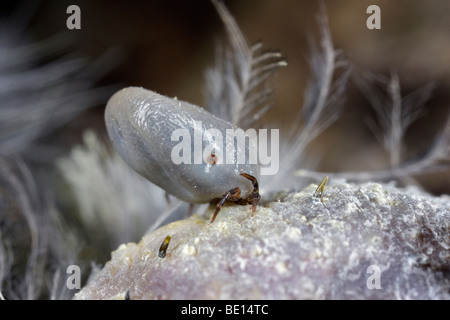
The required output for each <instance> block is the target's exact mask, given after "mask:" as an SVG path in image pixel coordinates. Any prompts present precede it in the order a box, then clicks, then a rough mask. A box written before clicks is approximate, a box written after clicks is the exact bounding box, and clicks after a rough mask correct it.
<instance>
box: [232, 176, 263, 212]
mask: <svg viewBox="0 0 450 320" xmlns="http://www.w3.org/2000/svg"><path fill="white" fill-rule="evenodd" d="M241 176H243V177H244V178H247V179H248V180H250V181H251V182H252V184H253V191H252V193H250V194H249V195H248V196H247V198H245V199H240V200H239V201H238V202H239V204H251V205H252V217H253V215H254V214H255V211H256V206H257V205H258V202H259V200H260V199H261V195H260V194H259V186H258V180H257V179H256V178H255V177H254V176H252V175H249V174H248V173H243V172H241Z"/></svg>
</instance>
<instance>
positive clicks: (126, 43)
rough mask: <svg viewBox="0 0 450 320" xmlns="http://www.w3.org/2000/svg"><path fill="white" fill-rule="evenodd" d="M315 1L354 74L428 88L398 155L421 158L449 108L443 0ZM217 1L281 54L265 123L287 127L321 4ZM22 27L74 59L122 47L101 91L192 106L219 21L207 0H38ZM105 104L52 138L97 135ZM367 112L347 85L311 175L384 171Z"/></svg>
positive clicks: (436, 183) (430, 181) (314, 150)
mask: <svg viewBox="0 0 450 320" xmlns="http://www.w3.org/2000/svg"><path fill="white" fill-rule="evenodd" d="M323 2H324V3H325V5H326V10H327V13H328V19H329V24H330V30H331V34H332V37H333V41H334V44H335V47H336V48H342V50H343V51H344V52H345V54H346V56H347V57H348V58H349V60H350V61H351V62H352V63H354V65H355V67H356V68H359V69H362V70H364V69H368V70H370V71H372V72H375V73H382V74H385V75H389V74H390V72H391V71H396V72H397V73H398V74H399V79H400V83H401V88H402V93H404V94H406V93H408V92H412V91H414V90H417V89H419V88H420V87H422V86H424V85H426V84H428V83H429V82H431V81H435V82H436V84H437V87H436V90H435V92H434V94H433V97H432V99H431V100H430V101H429V102H428V103H427V105H426V108H427V114H426V116H424V117H422V118H420V119H419V120H418V121H417V123H415V124H414V125H413V126H411V128H410V130H409V131H408V132H407V145H406V149H405V152H406V153H405V158H414V157H419V156H420V155H421V154H423V153H424V152H425V151H426V148H427V146H429V145H430V143H431V142H432V141H433V137H434V135H435V134H436V133H437V132H438V131H439V130H440V129H441V128H442V126H443V124H444V120H445V116H446V114H447V113H448V112H449V111H450V90H449V88H450V34H449V31H450V19H449V18H448V16H449V13H450V2H449V1H447V0H431V1H421V0H396V1H389V0H384V1H383V0H345V1H344V0H333V1H323ZM71 4H76V5H78V6H79V7H80V8H81V26H82V29H81V30H67V28H66V19H67V17H68V16H69V15H68V14H67V13H66V8H67V7H68V6H69V5H71ZM225 4H226V5H227V7H228V8H229V10H230V11H231V13H232V14H233V15H234V17H235V18H236V20H237V22H238V24H239V26H240V28H241V29H242V31H243V33H244V35H245V36H246V38H247V40H248V42H249V43H254V42H256V41H258V40H262V41H263V43H264V44H265V46H266V48H269V49H277V50H280V51H281V52H282V54H283V55H284V56H285V57H286V58H287V61H288V64H289V66H288V67H287V68H284V69H282V70H281V71H280V72H279V74H278V76H277V86H278V89H277V98H276V103H275V107H274V108H273V109H272V110H271V111H269V113H268V114H267V115H266V122H270V123H271V125H270V126H271V127H274V128H279V127H281V128H286V127H289V126H290V125H295V124H294V123H292V119H293V118H294V117H293V115H294V114H296V113H297V112H298V111H299V109H300V107H301V106H302V103H303V92H304V89H305V87H306V84H307V81H308V77H309V74H310V70H309V67H308V63H307V55H308V52H309V51H308V45H307V33H308V32H313V33H314V34H316V35H317V34H318V32H317V24H316V20H315V17H316V15H317V14H319V12H320V2H319V1H311V0H303V1H294V0H285V1H274V0H245V1H242V0H241V1H237V0H228V1H225ZM371 4H376V5H378V6H380V8H381V30H369V29H367V27H366V19H367V18H368V16H369V15H368V14H366V9H367V7H368V6H369V5H371ZM11 6H12V7H14V5H11ZM9 9H10V8H9ZM27 28H28V29H29V31H31V33H32V35H33V36H34V37H35V38H36V39H45V38H47V37H50V36H52V35H54V34H56V33H63V34H64V35H65V36H67V37H68V38H70V39H71V40H72V41H73V43H74V45H73V48H74V51H75V52H76V53H77V54H78V53H79V54H83V55H87V56H90V57H92V58H95V57H98V56H100V55H101V53H102V52H104V51H105V50H107V49H108V48H111V47H119V48H120V49H122V50H123V54H124V59H123V61H122V63H120V64H119V65H118V66H117V67H115V68H114V70H113V71H112V72H110V73H109V74H108V75H107V76H106V77H105V78H103V79H102V81H101V82H100V83H99V85H106V84H119V86H122V87H125V86H130V85H133V86H142V87H145V88H148V89H151V90H154V91H157V92H159V93H162V94H165V95H168V96H177V97H178V98H180V99H182V100H186V101H189V102H192V103H195V104H197V105H200V106H203V105H204V100H205V99H204V98H205V95H204V88H205V80H204V72H205V70H206V68H207V67H209V66H212V64H213V61H214V60H213V59H214V54H215V46H216V44H217V42H218V41H220V40H221V39H222V40H223V39H224V37H223V36H224V28H223V25H222V23H221V21H220V18H219V16H218V15H217V13H216V12H215V10H214V7H213V5H212V4H211V3H210V1H208V0H197V1H182V0H173V1H169V0H165V1H162V0H158V1H144V0H132V1H124V0H122V1H111V0H108V1H106V0H98V1H87V0H85V1H62V0H45V1H41V3H40V5H39V7H38V8H37V10H36V12H35V14H34V15H33V18H32V19H31V21H30V23H29V25H28V27H27ZM105 104H106V101H105ZM103 108H104V105H101V106H98V107H97V108H94V109H91V110H90V111H88V112H86V113H84V114H83V116H82V117H80V118H79V119H77V121H76V122H75V123H71V124H70V125H69V126H67V127H65V128H64V129H63V131H62V132H60V134H67V135H68V136H71V137H73V136H75V138H77V137H78V136H79V134H80V132H81V131H82V130H83V129H84V128H87V127H96V128H97V129H98V131H99V132H101V133H102V134H104V126H103ZM370 115H373V111H372V110H371V108H370V107H368V105H367V102H366V101H365V99H363V97H362V95H361V94H360V93H358V92H356V90H354V88H353V87H352V86H351V85H350V86H349V89H348V97H347V100H346V103H345V109H344V112H343V116H342V117H341V118H340V120H339V121H338V122H337V123H335V124H334V125H333V126H332V127H331V128H329V129H328V130H327V131H326V132H324V133H323V134H322V135H321V136H320V137H319V138H318V139H316V140H315V142H314V144H313V145H312V146H311V148H310V150H309V152H311V155H312V156H313V157H315V158H316V159H321V160H320V161H319V165H318V168H317V169H318V170H323V171H344V170H345V171H357V170H377V169H382V168H385V167H386V166H387V163H388V160H387V157H386V154H385V152H384V151H383V149H382V148H381V147H380V145H379V144H378V142H377V141H376V140H375V138H374V136H373V134H372V132H371V131H370V130H369V128H368V127H367V125H366V124H365V122H364V121H363V119H364V118H365V117H367V116H370ZM67 132H69V133H67ZM281 138H283V136H282V137H281ZM419 180H420V181H421V182H422V183H423V184H424V185H425V186H426V187H427V189H428V190H429V191H431V192H433V193H435V194H440V193H450V183H449V180H450V175H449V174H448V172H447V174H444V175H443V174H433V175H427V176H426V177H419Z"/></svg>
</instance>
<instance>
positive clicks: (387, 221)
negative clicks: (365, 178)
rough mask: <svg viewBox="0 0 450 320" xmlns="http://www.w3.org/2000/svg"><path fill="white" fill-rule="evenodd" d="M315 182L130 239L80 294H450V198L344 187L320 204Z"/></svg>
mask: <svg viewBox="0 0 450 320" xmlns="http://www.w3.org/2000/svg"><path fill="white" fill-rule="evenodd" d="M316 187H317V186H315V185H311V186H309V187H307V188H305V189H304V190H303V191H302V192H298V193H291V194H289V195H287V196H285V197H283V198H282V199H280V200H278V201H276V202H271V203H268V204H266V205H265V206H259V207H258V210H257V212H256V214H255V215H254V217H251V211H250V209H249V206H238V205H234V204H231V205H228V206H225V207H224V208H223V209H222V210H221V212H220V213H219V215H218V217H217V219H216V221H215V222H214V223H213V224H211V225H209V226H208V222H209V220H208V219H209V218H210V216H211V214H212V211H211V210H210V211H209V212H208V215H207V217H205V218H201V217H198V216H195V215H194V216H193V217H192V218H190V219H186V220H182V221H177V222H174V223H171V224H169V225H167V226H164V227H162V228H160V229H158V230H156V231H154V232H153V233H151V234H148V235H146V236H145V237H144V238H143V239H142V240H141V241H140V242H139V243H138V244H135V243H128V244H123V245H121V246H120V247H119V248H118V249H117V250H116V251H114V252H113V253H112V258H111V261H109V262H108V263H106V265H105V266H104V268H103V270H101V271H100V272H99V273H98V274H97V275H96V276H95V277H94V279H93V280H91V281H90V282H89V283H88V284H87V285H86V286H85V287H84V288H83V289H82V290H81V291H80V292H79V293H78V294H77V295H76V296H75V298H76V299H109V298H117V297H118V296H119V297H121V296H122V297H124V296H128V295H129V297H130V298H131V299H450V293H449V292H450V233H449V221H450V197H449V196H441V197H433V196H430V195H427V194H425V193H421V192H420V191H418V190H416V189H413V188H408V189H398V188H395V187H394V186H392V185H388V184H383V185H381V184H377V183H366V184H360V185H357V184H348V183H339V184H335V185H331V186H327V187H326V188H325V195H324V198H323V202H322V201H321V200H320V199H316V198H313V197H312V195H313V193H314V191H315V188H316ZM167 235H170V236H171V242H170V244H169V247H168V249H167V254H166V256H165V258H160V257H159V256H158V251H159V248H160V246H161V243H162V242H163V241H164V239H165V238H166V236H167ZM372 265H375V266H377V267H378V268H379V270H380V272H381V273H380V274H379V280H380V282H379V283H380V286H381V288H380V289H377V288H373V289H369V288H368V285H367V284H368V283H369V284H376V280H375V279H376V278H375V276H376V275H377V272H375V273H373V272H374V271H373V269H369V270H368V267H369V266H372ZM368 271H369V272H368ZM371 276H372V278H370V277H371Z"/></svg>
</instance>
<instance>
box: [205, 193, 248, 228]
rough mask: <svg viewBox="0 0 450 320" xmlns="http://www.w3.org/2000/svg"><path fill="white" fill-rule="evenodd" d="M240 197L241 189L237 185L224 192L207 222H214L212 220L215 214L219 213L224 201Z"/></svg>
mask: <svg viewBox="0 0 450 320" xmlns="http://www.w3.org/2000/svg"><path fill="white" fill-rule="evenodd" d="M240 197H241V189H240V188H239V187H237V188H234V189H231V190H230V191H228V192H227V193H225V195H224V196H223V198H222V199H220V201H219V203H218V204H217V205H216V210H215V211H214V214H213V217H212V219H211V221H210V222H209V224H211V223H213V222H214V220H215V219H216V217H217V214H218V213H219V211H220V209H222V207H223V205H224V204H225V202H226V201H227V200H230V201H236V200H238V199H239V198H240Z"/></svg>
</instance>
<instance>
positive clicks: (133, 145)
mask: <svg viewBox="0 0 450 320" xmlns="http://www.w3.org/2000/svg"><path fill="white" fill-rule="evenodd" d="M105 122H106V128H107V130H108V134H109V137H110V138H111V141H112V143H113V145H114V147H115V149H116V151H117V152H118V153H119V155H120V156H121V157H122V158H123V160H124V161H125V162H126V163H127V164H128V165H129V166H130V167H131V168H133V169H134V170H136V171H137V172H138V173H140V174H141V175H142V176H144V177H145V178H147V179H148V180H149V181H151V182H153V183H154V184H156V185H158V186H159V187H161V188H162V189H164V190H165V191H166V192H168V193H170V194H172V195H174V196H175V197H177V198H179V199H181V200H183V201H186V202H189V203H205V202H210V201H219V202H218V204H217V207H216V211H215V213H214V215H213V218H212V220H211V223H212V222H213V221H214V219H215V217H216V215H217V213H218V212H219V211H220V208H221V207H222V205H223V204H224V203H225V202H226V201H234V202H236V203H239V204H252V210H253V213H254V211H255V209H256V205H257V203H258V201H259V199H260V196H259V192H258V182H257V179H259V174H260V171H259V170H260V169H259V165H258V164H252V163H248V161H246V162H245V163H240V162H239V161H237V157H235V158H234V161H231V162H230V161H227V162H226V163H224V161H221V158H222V157H223V156H224V155H223V154H220V153H219V152H220V150H219V149H220V148H217V151H218V153H217V154H216V153H212V152H211V153H210V154H209V155H208V157H207V158H206V157H204V158H205V159H202V161H201V162H195V163H193V162H189V161H187V163H184V162H182V163H179V164H175V163H174V161H173V159H172V156H171V155H172V152H173V150H174V147H175V146H176V145H177V144H178V143H179V141H173V139H172V135H173V133H174V132H175V130H177V129H183V130H186V131H187V132H190V133H191V134H192V135H191V136H192V137H194V136H195V137H196V138H198V135H199V134H201V141H200V144H201V146H202V150H205V149H206V148H207V147H209V148H211V146H213V147H214V146H217V147H218V146H220V145H222V146H225V145H229V144H228V143H230V139H234V138H230V137H228V136H227V135H226V134H225V132H226V130H227V129H238V128H237V127H235V126H234V125H233V124H231V123H229V122H227V121H224V120H222V119H219V118H217V117H215V116H213V115H212V114H210V113H209V112H207V111H206V110H204V109H202V108H200V107H197V106H195V105H193V104H190V103H187V102H184V101H179V100H176V99H171V98H168V97H165V96H162V95H160V94H157V93H155V92H153V91H149V90H146V89H143V88H136V87H130V88H125V89H122V90H120V91H118V92H117V93H115V94H114V95H113V96H112V97H111V98H110V100H109V101H108V104H107V106H106V110H105ZM198 124H200V125H201V126H200V127H195V126H196V125H198ZM211 130H218V131H219V132H222V134H223V137H224V141H221V142H222V144H220V143H218V141H215V137H214V136H212V135H211V134H209V133H210V132H211ZM196 138H193V139H192V141H190V140H187V141H190V145H191V146H192V148H191V150H194V144H195V142H196V143H197V144H198V143H199V140H198V139H197V140H196V141H194V140H195V139H196ZM227 140H228V141H227ZM231 145H233V146H235V148H234V150H233V154H239V153H240V152H243V153H247V154H248V152H249V150H248V148H256V147H255V146H254V145H252V144H251V142H249V144H248V145H247V144H245V145H242V144H239V143H238V142H237V143H236V144H235V142H234V140H232V141H231ZM214 150H215V149H214ZM184 152H186V150H184ZM214 152H215V151H214ZM211 159H213V161H211ZM227 160H229V159H227Z"/></svg>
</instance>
